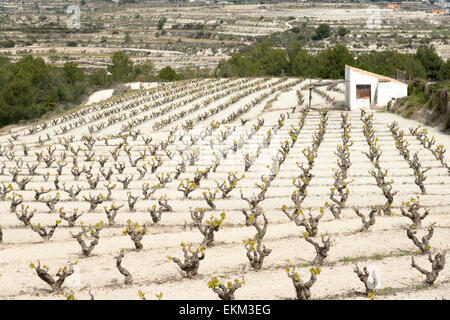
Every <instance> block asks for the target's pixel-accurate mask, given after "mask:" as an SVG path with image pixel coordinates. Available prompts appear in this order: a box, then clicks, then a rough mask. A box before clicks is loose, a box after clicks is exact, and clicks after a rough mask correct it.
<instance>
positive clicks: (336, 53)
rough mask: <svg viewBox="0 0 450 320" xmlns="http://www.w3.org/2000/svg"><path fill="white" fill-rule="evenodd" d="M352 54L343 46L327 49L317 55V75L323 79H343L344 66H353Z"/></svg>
mask: <svg viewBox="0 0 450 320" xmlns="http://www.w3.org/2000/svg"><path fill="white" fill-rule="evenodd" d="M354 61H355V60H354V57H353V54H352V53H351V52H350V51H348V49H347V48H346V47H345V46H344V45H336V46H334V47H328V48H326V49H325V50H322V51H321V52H319V53H318V54H317V73H318V74H317V75H318V76H319V77H321V78H325V79H339V78H344V77H345V65H352V64H354Z"/></svg>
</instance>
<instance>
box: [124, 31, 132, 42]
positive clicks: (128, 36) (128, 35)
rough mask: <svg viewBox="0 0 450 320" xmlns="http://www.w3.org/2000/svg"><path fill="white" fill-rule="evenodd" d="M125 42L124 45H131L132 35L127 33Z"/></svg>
mask: <svg viewBox="0 0 450 320" xmlns="http://www.w3.org/2000/svg"><path fill="white" fill-rule="evenodd" d="M123 42H124V43H131V42H132V41H131V37H130V33H129V32H126V33H125V38H124V39H123Z"/></svg>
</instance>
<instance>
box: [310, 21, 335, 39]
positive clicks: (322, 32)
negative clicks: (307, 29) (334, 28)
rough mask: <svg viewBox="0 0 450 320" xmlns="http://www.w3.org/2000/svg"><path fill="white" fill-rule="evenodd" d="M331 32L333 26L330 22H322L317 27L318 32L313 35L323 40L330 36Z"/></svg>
mask: <svg viewBox="0 0 450 320" xmlns="http://www.w3.org/2000/svg"><path fill="white" fill-rule="evenodd" d="M330 34H331V28H330V25H329V24H326V23H322V24H319V26H318V27H317V29H316V33H315V34H314V36H313V37H312V39H313V40H322V39H325V38H328V37H329V36H330Z"/></svg>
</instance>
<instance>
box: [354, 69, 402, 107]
mask: <svg viewBox="0 0 450 320" xmlns="http://www.w3.org/2000/svg"><path fill="white" fill-rule="evenodd" d="M407 95H408V85H407V84H406V83H404V82H401V81H399V80H396V79H393V78H389V77H385V76H382V75H379V74H376V73H372V72H368V71H366V70H362V69H358V68H355V67H350V66H345V105H346V106H347V107H348V108H349V109H350V110H356V109H361V108H371V107H381V106H385V105H387V103H388V102H389V101H390V100H392V99H393V98H400V97H406V96H407Z"/></svg>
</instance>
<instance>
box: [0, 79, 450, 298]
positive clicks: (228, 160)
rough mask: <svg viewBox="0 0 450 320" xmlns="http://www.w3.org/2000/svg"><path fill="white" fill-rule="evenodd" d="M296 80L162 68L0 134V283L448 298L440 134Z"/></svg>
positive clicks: (57, 292) (76, 293)
mask: <svg viewBox="0 0 450 320" xmlns="http://www.w3.org/2000/svg"><path fill="white" fill-rule="evenodd" d="M308 85H309V81H303V80H301V79H293V78H257V79H236V78H232V79H204V80H192V81H180V82H174V83H167V84H161V85H158V86H156V87H154V88H150V89H145V90H134V91H131V92H129V93H126V94H124V95H122V96H119V97H113V98H110V99H109V100H106V101H103V102H100V103H96V104H92V105H89V106H84V107H82V108H79V109H77V110H75V111H73V112H70V113H66V114H64V115H62V116H60V117H58V118H55V119H51V120H47V121H40V122H37V123H35V124H32V125H29V126H27V127H22V128H20V130H16V131H15V132H13V133H10V134H8V135H4V136H0V208H1V210H0V288H2V290H1V293H0V298H1V299H161V298H162V299H224V300H229V299H368V298H375V299H435V298H437V299H442V298H448V297H449V292H450V271H449V268H448V267H447V268H445V259H446V257H445V253H446V251H447V250H448V249H449V243H450V242H449V240H450V217H449V207H450V160H447V159H448V156H447V155H446V153H445V151H446V147H447V148H450V139H449V138H448V137H447V136H445V135H443V134H434V132H433V133H432V132H431V131H429V129H426V128H424V127H422V126H420V125H419V124H418V123H415V122H413V121H411V120H404V119H402V118H400V117H398V116H396V115H393V114H387V113H378V112H373V113H372V112H371V111H361V112H359V111H358V112H354V111H353V112H349V111H343V110H342V108H339V103H338V101H339V100H343V86H342V87H341V85H337V86H336V85H335V86H329V87H327V88H319V89H317V88H316V89H314V90H313V91H312V102H313V104H312V106H311V107H308V96H309V90H308ZM433 135H434V136H433Z"/></svg>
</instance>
